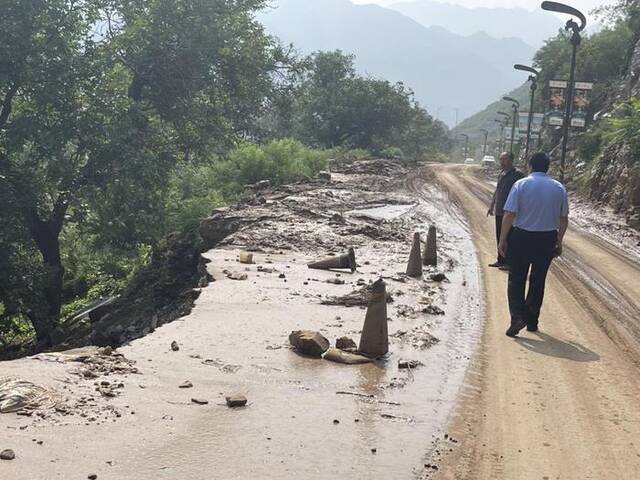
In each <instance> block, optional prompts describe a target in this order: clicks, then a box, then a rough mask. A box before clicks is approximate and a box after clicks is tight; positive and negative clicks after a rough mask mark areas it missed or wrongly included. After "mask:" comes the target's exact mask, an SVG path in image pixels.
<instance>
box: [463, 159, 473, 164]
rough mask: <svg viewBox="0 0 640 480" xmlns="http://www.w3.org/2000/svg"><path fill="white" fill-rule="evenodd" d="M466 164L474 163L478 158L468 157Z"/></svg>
mask: <svg viewBox="0 0 640 480" xmlns="http://www.w3.org/2000/svg"><path fill="white" fill-rule="evenodd" d="M464 163H465V165H473V164H474V163H476V160H475V159H474V158H467V159H466V160H465V161H464Z"/></svg>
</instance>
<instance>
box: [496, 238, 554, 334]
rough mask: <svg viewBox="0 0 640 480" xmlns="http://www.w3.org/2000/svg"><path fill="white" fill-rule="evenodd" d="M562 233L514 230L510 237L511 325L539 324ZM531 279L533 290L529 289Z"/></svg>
mask: <svg viewBox="0 0 640 480" xmlns="http://www.w3.org/2000/svg"><path fill="white" fill-rule="evenodd" d="M557 241H558V232H556V231H553V232H529V231H526V230H522V229H519V228H514V229H512V230H511V233H510V234H509V242H508V246H507V259H508V261H509V266H510V267H511V269H510V271H509V287H508V297H509V312H510V313H511V322H515V321H520V320H524V321H525V322H527V325H538V319H539V317H540V310H541V308H542V302H543V300H544V287H545V282H546V280H547V272H548V271H549V267H550V266H551V262H552V261H553V257H554V254H555V248H556V244H557ZM527 276H528V277H529V288H528V290H527V291H526V295H525V286H526V282H527Z"/></svg>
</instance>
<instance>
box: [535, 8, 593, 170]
mask: <svg viewBox="0 0 640 480" xmlns="http://www.w3.org/2000/svg"><path fill="white" fill-rule="evenodd" d="M542 9H543V10H547V11H550V12H557V13H566V14H567V15H572V16H574V17H576V18H578V20H580V25H578V23H576V21H575V20H573V19H570V20H569V21H567V24H566V25H565V27H564V29H565V30H566V31H571V32H572V34H571V40H570V41H571V46H572V52H571V70H570V73H569V85H567V100H566V101H567V104H566V108H565V112H564V124H563V125H562V132H563V134H562V156H561V157H560V181H561V182H564V174H565V162H566V158H567V144H568V142H569V127H570V126H571V114H572V113H573V95H574V90H575V81H576V59H577V55H578V47H579V46H580V43H581V42H582V37H581V36H580V32H582V31H583V30H584V29H585V27H586V26H587V19H586V17H585V16H584V14H583V13H582V12H580V11H579V10H577V9H575V8H573V7H571V6H569V5H565V4H564V3H558V2H542Z"/></svg>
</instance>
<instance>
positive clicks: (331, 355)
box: [323, 348, 373, 365]
mask: <svg viewBox="0 0 640 480" xmlns="http://www.w3.org/2000/svg"><path fill="white" fill-rule="evenodd" d="M323 358H324V359H325V360H329V361H330V362H335V363H343V364H345V365H362V364H364V363H371V362H373V359H371V358H369V357H365V356H364V355H358V354H357V353H351V352H345V351H344V350H340V349H338V348H329V350H327V352H326V353H325V354H324V357H323Z"/></svg>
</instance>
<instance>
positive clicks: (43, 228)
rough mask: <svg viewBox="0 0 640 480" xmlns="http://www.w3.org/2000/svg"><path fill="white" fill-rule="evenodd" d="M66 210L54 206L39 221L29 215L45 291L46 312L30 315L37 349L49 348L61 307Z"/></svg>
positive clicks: (41, 309) (63, 204) (59, 206)
mask: <svg viewBox="0 0 640 480" xmlns="http://www.w3.org/2000/svg"><path fill="white" fill-rule="evenodd" d="M66 209H67V206H66V204H65V203H64V202H59V203H58V204H56V206H55V208H54V210H53V212H52V214H51V216H50V218H49V219H48V220H46V221H43V220H41V219H40V218H39V217H38V215H37V213H36V212H31V214H30V215H29V217H30V222H29V223H30V227H31V236H32V238H33V240H34V242H35V244H36V246H37V247H38V250H39V251H40V253H41V254H42V260H43V261H44V264H45V268H46V279H45V287H44V298H45V301H46V307H45V308H38V309H37V313H35V312H34V313H33V314H32V315H30V319H31V322H32V324H33V328H34V329H35V331H36V341H37V346H38V349H43V348H47V347H49V346H51V345H52V338H51V334H52V333H53V331H54V329H55V328H56V326H57V323H58V318H59V317H60V309H61V307H62V278H63V276H64V267H63V266H62V259H61V256H60V231H61V230H62V223H63V220H64V214H65V212H66Z"/></svg>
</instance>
